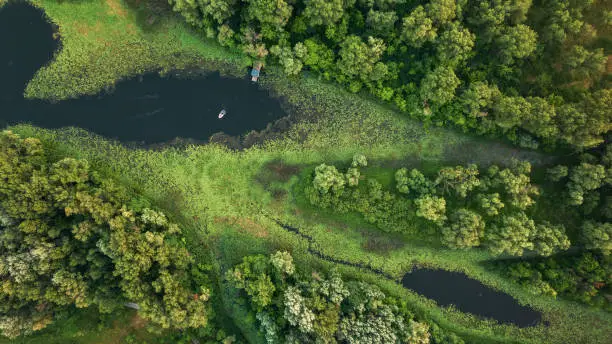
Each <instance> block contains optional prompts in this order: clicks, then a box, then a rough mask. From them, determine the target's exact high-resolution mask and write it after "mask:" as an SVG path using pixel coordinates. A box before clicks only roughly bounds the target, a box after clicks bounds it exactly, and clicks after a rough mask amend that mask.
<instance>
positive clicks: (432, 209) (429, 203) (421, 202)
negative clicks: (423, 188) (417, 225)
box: [414, 195, 446, 224]
mask: <svg viewBox="0 0 612 344" xmlns="http://www.w3.org/2000/svg"><path fill="white" fill-rule="evenodd" d="M414 204H415V205H416V207H417V211H416V215H417V216H420V217H422V218H425V219H427V220H429V221H433V222H436V223H438V224H442V223H443V222H444V221H445V220H446V200H445V199H444V198H442V197H437V196H431V195H425V196H421V197H419V198H417V199H416V200H415V201H414Z"/></svg>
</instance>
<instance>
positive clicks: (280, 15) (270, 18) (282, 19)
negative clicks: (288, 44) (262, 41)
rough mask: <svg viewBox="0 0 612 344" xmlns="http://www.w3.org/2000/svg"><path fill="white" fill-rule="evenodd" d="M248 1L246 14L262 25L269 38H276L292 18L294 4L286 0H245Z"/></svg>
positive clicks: (263, 33) (249, 18)
mask: <svg viewBox="0 0 612 344" xmlns="http://www.w3.org/2000/svg"><path fill="white" fill-rule="evenodd" d="M244 1H245V2H247V3H248V6H247V7H246V10H245V16H246V18H247V19H248V20H251V21H254V22H258V23H260V25H261V33H262V35H263V36H264V37H266V38H269V39H274V38H276V37H277V36H278V35H279V34H280V33H281V32H282V31H283V29H284V27H285V25H287V22H289V19H290V18H291V13H292V12H293V6H291V5H290V4H289V3H288V2H286V1H284V0H244Z"/></svg>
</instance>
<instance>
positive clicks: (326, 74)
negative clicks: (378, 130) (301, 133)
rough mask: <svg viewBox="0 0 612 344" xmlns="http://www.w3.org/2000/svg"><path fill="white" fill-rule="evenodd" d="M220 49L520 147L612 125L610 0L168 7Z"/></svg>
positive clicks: (595, 137) (575, 140) (580, 136)
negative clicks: (363, 91)
mask: <svg viewBox="0 0 612 344" xmlns="http://www.w3.org/2000/svg"><path fill="white" fill-rule="evenodd" d="M170 3H172V4H173V7H174V10H175V11H177V12H179V13H181V14H182V15H183V16H184V17H185V19H186V20H187V22H189V23H190V24H192V25H194V26H196V27H198V28H201V29H202V30H203V31H204V32H205V33H206V35H207V36H208V37H210V38H216V39H217V40H218V41H219V42H220V43H221V44H222V45H225V46H228V47H237V48H240V49H242V50H243V51H244V52H245V53H247V54H249V55H251V56H252V57H253V58H256V59H262V60H265V59H268V60H271V61H277V62H278V63H279V64H280V65H281V66H282V68H283V69H284V71H285V73H286V74H288V75H293V74H297V73H299V72H300V71H301V70H303V69H306V70H311V71H315V72H317V73H319V75H321V76H322V77H323V78H325V79H328V80H335V81H337V82H339V83H341V84H343V85H346V87H347V88H348V89H349V90H351V91H353V92H358V91H359V90H361V89H366V90H367V91H368V92H370V93H371V94H373V95H374V96H376V97H378V98H380V99H382V100H385V101H389V102H392V103H393V104H395V105H396V106H397V107H399V108H400V109H402V110H404V111H406V112H407V113H408V114H410V116H412V117H415V118H418V119H420V120H423V121H425V122H430V123H433V124H435V125H439V126H442V125H454V126H457V127H460V128H463V129H466V130H467V129H469V130H473V131H475V132H479V133H489V134H491V135H504V136H506V137H508V138H509V139H511V140H512V141H514V142H515V143H517V144H519V145H521V146H522V147H529V148H537V147H538V146H540V144H545V146H555V145H558V144H562V145H564V146H571V147H574V148H585V147H593V146H596V145H598V144H599V143H601V142H602V140H603V135H604V134H605V133H606V132H607V131H609V130H610V129H612V126H611V123H612V113H611V111H610V108H612V91H611V90H610V82H611V81H612V79H611V76H610V67H611V66H612V63H611V62H608V57H607V56H606V54H605V53H604V51H605V49H607V51H609V50H610V49H611V44H612V43H611V42H612V40H611V39H612V38H611V36H610V32H611V30H612V4H611V3H610V2H608V1H601V0H575V1H573V0H534V1H532V0H514V1H511V0H491V1H478V0H473V1H472V0H432V1H418V0H330V1H322V0H300V1H295V0H244V1H239V0H204V1H197V2H194V1H186V0H170Z"/></svg>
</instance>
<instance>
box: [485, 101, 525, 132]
mask: <svg viewBox="0 0 612 344" xmlns="http://www.w3.org/2000/svg"><path fill="white" fill-rule="evenodd" d="M493 109H494V112H493V114H494V116H495V124H497V125H498V126H500V127H502V128H504V129H510V128H512V127H516V126H519V125H521V124H522V123H523V121H524V120H525V118H527V117H529V116H530V115H531V113H532V106H531V103H529V102H528V101H527V100H526V99H525V98H523V97H501V98H500V99H499V101H498V102H497V104H495V106H494V108H493Z"/></svg>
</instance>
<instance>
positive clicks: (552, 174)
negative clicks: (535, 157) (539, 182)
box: [546, 165, 568, 182]
mask: <svg viewBox="0 0 612 344" xmlns="http://www.w3.org/2000/svg"><path fill="white" fill-rule="evenodd" d="M567 175H568V169H567V166H564V165H557V166H554V167H551V168H549V169H547V170H546V178H547V179H548V180H550V181H552V182H558V181H560V180H561V179H563V178H565V177H567Z"/></svg>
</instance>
